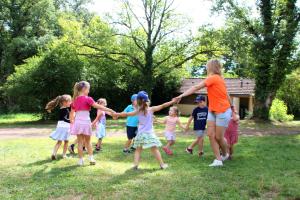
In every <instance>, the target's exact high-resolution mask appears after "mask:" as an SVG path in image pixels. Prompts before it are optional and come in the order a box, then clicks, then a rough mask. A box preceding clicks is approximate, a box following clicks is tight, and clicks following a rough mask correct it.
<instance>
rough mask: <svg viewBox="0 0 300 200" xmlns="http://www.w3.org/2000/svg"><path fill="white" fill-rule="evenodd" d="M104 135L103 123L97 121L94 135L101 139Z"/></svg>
mask: <svg viewBox="0 0 300 200" xmlns="http://www.w3.org/2000/svg"><path fill="white" fill-rule="evenodd" d="M105 136H106V130H105V125H104V124H102V123H99V124H98V126H97V129H96V137H97V138H98V139H102V138H104V137H105Z"/></svg>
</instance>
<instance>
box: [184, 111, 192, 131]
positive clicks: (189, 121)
mask: <svg viewBox="0 0 300 200" xmlns="http://www.w3.org/2000/svg"><path fill="white" fill-rule="evenodd" d="M193 119H194V117H193V116H192V115H191V116H190V118H189V120H188V122H187V124H186V127H185V131H188V130H189V127H190V125H191V123H192V121H193Z"/></svg>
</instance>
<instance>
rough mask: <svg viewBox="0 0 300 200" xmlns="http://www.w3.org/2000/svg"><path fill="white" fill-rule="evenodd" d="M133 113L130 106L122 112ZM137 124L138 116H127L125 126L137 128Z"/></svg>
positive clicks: (132, 108)
mask: <svg viewBox="0 0 300 200" xmlns="http://www.w3.org/2000/svg"><path fill="white" fill-rule="evenodd" d="M133 111H135V109H134V107H133V106H132V104H130V105H128V106H127V107H126V108H125V110H124V112H126V113H129V112H133ZM138 124H139V119H138V116H128V117H127V122H126V126H131V127H137V126H138Z"/></svg>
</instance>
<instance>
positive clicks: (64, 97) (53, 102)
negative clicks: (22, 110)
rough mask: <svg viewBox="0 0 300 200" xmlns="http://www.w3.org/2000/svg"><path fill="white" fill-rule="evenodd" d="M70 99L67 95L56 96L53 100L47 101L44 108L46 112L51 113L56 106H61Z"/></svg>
mask: <svg viewBox="0 0 300 200" xmlns="http://www.w3.org/2000/svg"><path fill="white" fill-rule="evenodd" d="M71 100H72V97H71V96H70V95H68V94H64V95H61V96H57V97H56V98H55V99H52V100H51V101H49V102H48V103H47V105H46V107H45V109H46V110H47V111H48V112H51V111H52V110H53V109H54V108H55V107H56V106H58V105H59V106H62V103H63V102H66V101H71Z"/></svg>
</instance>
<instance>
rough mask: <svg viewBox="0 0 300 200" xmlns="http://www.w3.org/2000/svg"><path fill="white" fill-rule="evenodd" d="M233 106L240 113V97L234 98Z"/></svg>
mask: <svg viewBox="0 0 300 200" xmlns="http://www.w3.org/2000/svg"><path fill="white" fill-rule="evenodd" d="M233 105H234V108H235V110H236V111H237V113H239V112H240V97H233Z"/></svg>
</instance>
